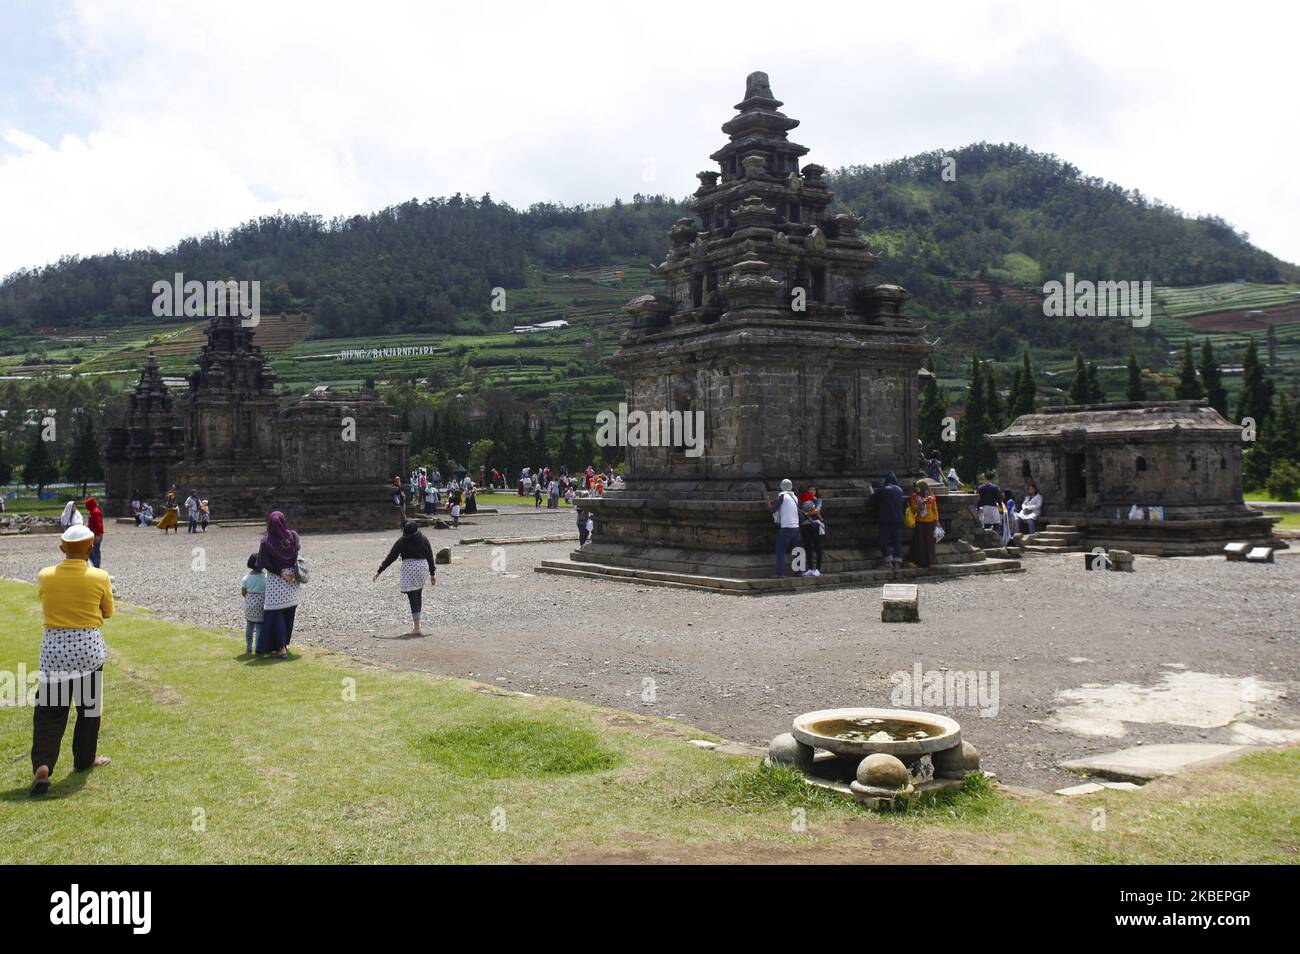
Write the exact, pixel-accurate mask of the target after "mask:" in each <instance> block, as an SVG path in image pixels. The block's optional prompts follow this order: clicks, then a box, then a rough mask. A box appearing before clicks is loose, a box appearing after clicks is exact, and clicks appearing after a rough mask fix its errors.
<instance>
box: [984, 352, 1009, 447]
mask: <svg viewBox="0 0 1300 954" xmlns="http://www.w3.org/2000/svg"><path fill="white" fill-rule="evenodd" d="M984 406H985V407H986V408H987V409H988V418H989V433H992V432H994V431H1000V430H1002V428H1003V427H1004V426H1005V425H1006V420H1005V418H1004V417H1003V411H1002V395H1000V394H999V393H998V378H997V374H996V373H995V372H994V370H993V363H992V362H989V363H988V364H986V365H985V366H984Z"/></svg>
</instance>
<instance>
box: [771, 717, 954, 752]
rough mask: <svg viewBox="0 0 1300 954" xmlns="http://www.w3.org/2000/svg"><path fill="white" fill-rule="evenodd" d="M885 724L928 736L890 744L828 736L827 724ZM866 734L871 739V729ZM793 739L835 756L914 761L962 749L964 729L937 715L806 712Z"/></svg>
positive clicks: (800, 718) (905, 739)
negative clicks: (909, 727)
mask: <svg viewBox="0 0 1300 954" xmlns="http://www.w3.org/2000/svg"><path fill="white" fill-rule="evenodd" d="M875 719H879V720H883V721H884V723H885V724H886V725H888V726H890V727H893V728H895V729H896V728H898V727H899V726H900V724H901V725H902V727H903V728H906V726H907V725H908V724H910V725H914V726H916V728H917V730H920V731H924V732H926V733H927V736H926V737H925V738H918V739H907V738H903V739H898V738H895V739H890V740H889V741H883V740H882V741H876V742H871V741H867V740H865V739H863V740H861V741H858V740H852V739H843V738H837V737H836V736H835V735H833V734H827V733H828V732H829V731H830V727H828V726H827V725H826V723H842V722H857V721H859V720H875ZM861 731H862V732H863V734H865V735H870V734H872V732H871V726H869V725H868V726H865V727H864V728H863V729H862V730H861ZM793 735H794V737H795V738H796V739H798V740H799V741H800V742H802V743H803V744H804V745H811V746H812V747H813V748H817V749H825V750H826V751H828V752H834V753H835V754H836V755H845V756H851V757H855V758H862V757H864V756H867V755H872V754H874V753H877V752H882V753H884V754H886V755H894V756H898V757H900V758H908V759H911V758H915V757H916V756H921V755H929V754H931V753H933V752H940V751H943V750H944V749H951V748H954V747H955V746H959V745H961V726H959V725H958V724H957V723H956V722H955V721H953V720H952V719H949V718H948V717H947V716H942V715H938V714H937V713H934V712H915V711H913V710H911V709H819V710H817V711H816V712H805V713H804V714H803V715H801V716H798V717H796V718H795V720H794V729H793Z"/></svg>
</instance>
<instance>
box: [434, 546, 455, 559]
mask: <svg viewBox="0 0 1300 954" xmlns="http://www.w3.org/2000/svg"><path fill="white" fill-rule="evenodd" d="M433 560H434V562H435V563H450V562H451V547H443V548H442V549H441V550H439V551H438V552H437V553H436V554H435V555H434V558H433Z"/></svg>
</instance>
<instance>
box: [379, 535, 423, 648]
mask: <svg viewBox="0 0 1300 954" xmlns="http://www.w3.org/2000/svg"><path fill="white" fill-rule="evenodd" d="M398 557H401V558H402V572H401V582H400V584H399V585H400V586H401V590H402V592H403V593H405V594H406V599H407V602H408V603H410V605H411V624H412V626H411V631H410V632H409V633H406V634H405V635H407V636H423V635H424V634H423V633H421V632H420V611H421V606H422V604H423V602H424V588H425V587H426V586H433V585H434V584H435V583H437V582H438V581H437V578H436V576H435V574H436V573H437V570H436V569H435V568H434V558H433V547H432V546H431V545H430V544H429V538H428V537H426V536H425V535H424V534H423V533H421V532H420V528H419V527H418V526H417V525H416V524H415V523H414V522H413V521H409V520H408V521H407V522H406V523H405V524H403V525H402V535H401V536H400V537H398V538H397V541H396V542H395V543H394V544H393V546H392V549H390V550H389V551H388V556H387V557H385V558H384V562H383V563H381V564H379V569H378V570H376V571H375V575H374V577H373V578H372V580H371V582H372V583H373V582H378V581H379V574H380V573H383V572H384V571H385V570H386V569H388V567H389V565H390V564H391V563H392V562H393V561H394V560H396V559H397V558H398Z"/></svg>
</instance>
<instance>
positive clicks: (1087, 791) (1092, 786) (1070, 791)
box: [1056, 782, 1106, 797]
mask: <svg viewBox="0 0 1300 954" xmlns="http://www.w3.org/2000/svg"><path fill="white" fill-rule="evenodd" d="M1104 791H1106V786H1105V785H1098V784H1097V783H1096V782H1084V783H1083V784H1082V785H1071V786H1070V787H1069V788H1058V789H1057V790H1056V794H1057V795H1065V796H1067V797H1068V796H1071V795H1093V794H1095V793H1097V792H1104Z"/></svg>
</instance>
